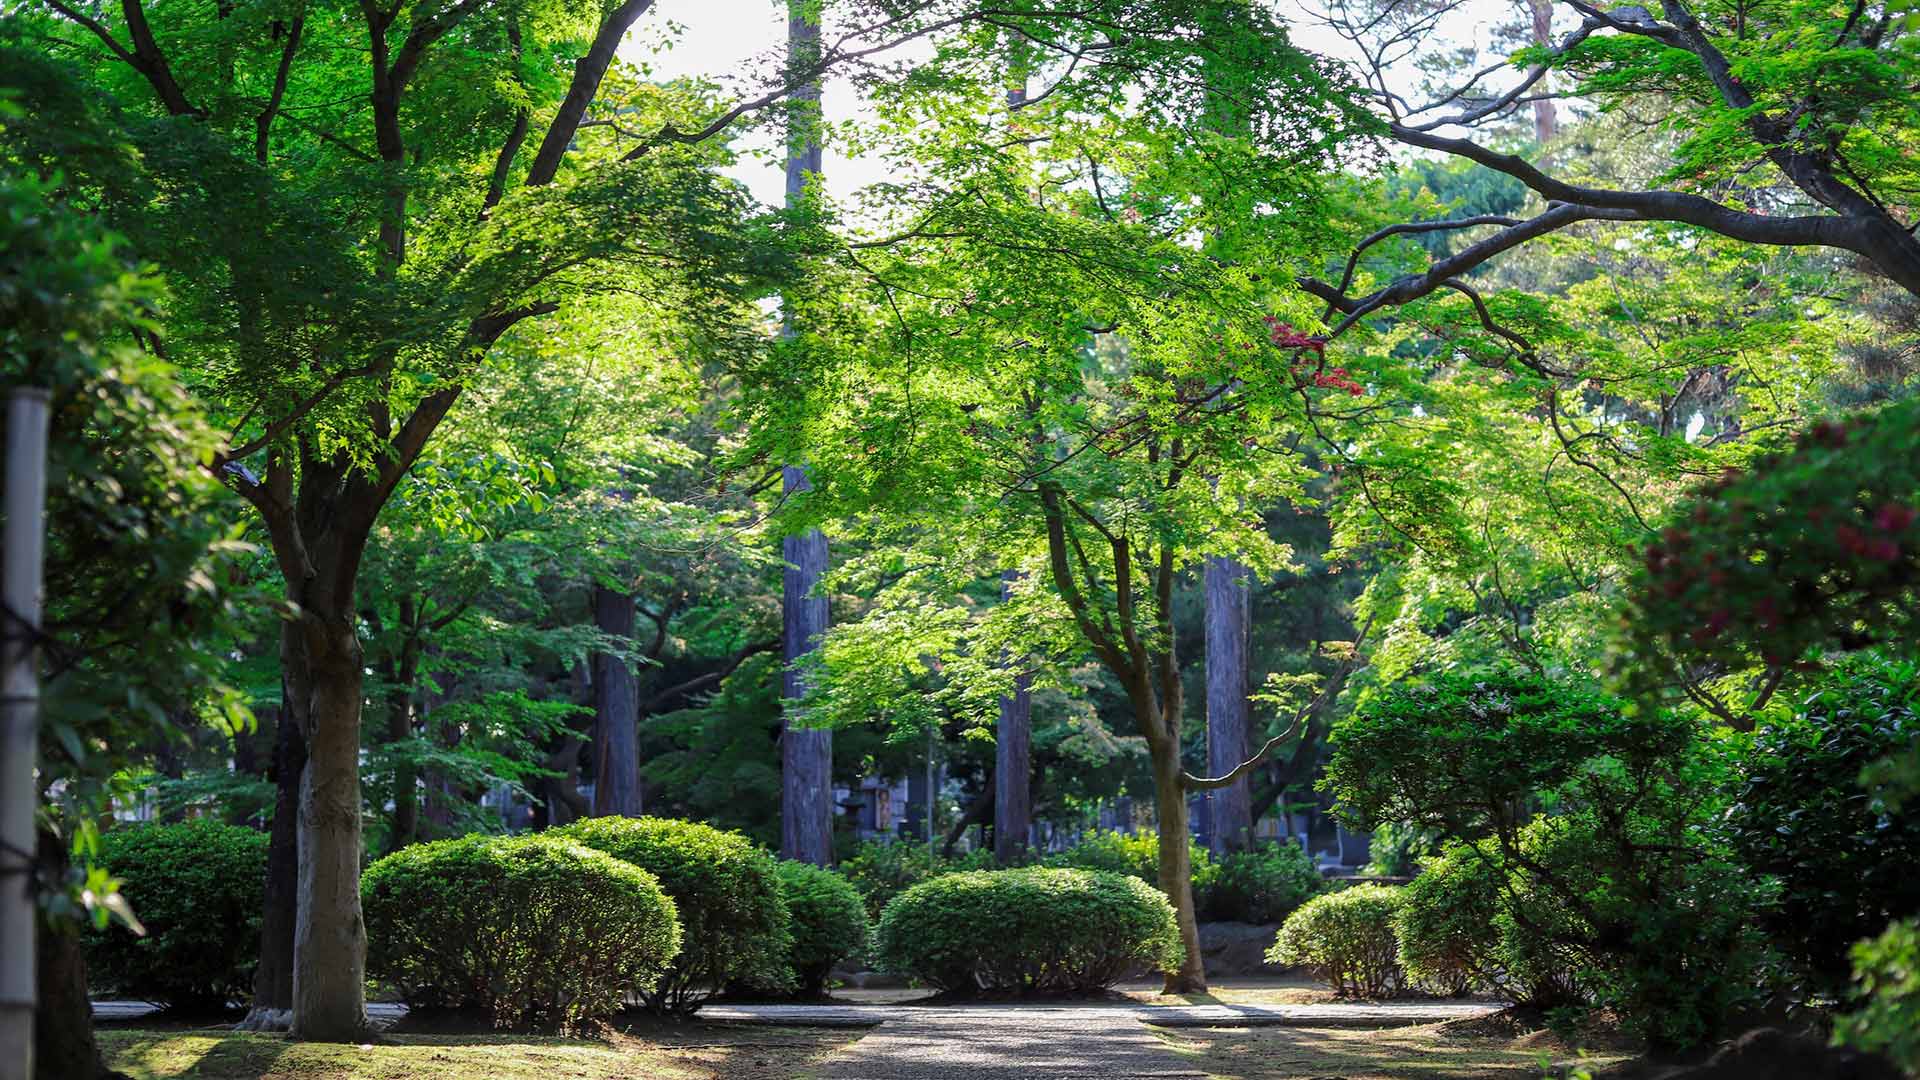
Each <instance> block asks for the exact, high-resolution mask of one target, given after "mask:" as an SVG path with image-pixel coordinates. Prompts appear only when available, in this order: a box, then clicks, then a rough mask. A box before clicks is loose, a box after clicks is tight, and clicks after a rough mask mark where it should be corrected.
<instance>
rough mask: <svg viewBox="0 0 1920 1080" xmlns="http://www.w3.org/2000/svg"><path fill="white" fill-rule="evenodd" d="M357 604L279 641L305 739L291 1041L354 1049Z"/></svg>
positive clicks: (309, 618) (297, 624)
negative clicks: (343, 1044) (344, 1045)
mask: <svg viewBox="0 0 1920 1080" xmlns="http://www.w3.org/2000/svg"><path fill="white" fill-rule="evenodd" d="M352 612H353V607H352V604H351V603H350V602H349V603H346V604H343V605H337V606H335V607H334V609H333V610H327V608H326V607H320V606H313V607H307V608H306V609H305V610H304V611H303V612H302V614H301V616H300V617H299V618H298V619H297V620H294V621H291V622H289V623H288V624H287V633H286V634H285V635H284V636H283V638H282V645H283V648H284V650H285V661H286V663H285V667H286V671H287V685H288V689H289V690H291V691H292V695H291V698H290V700H289V709H288V712H289V713H290V714H291V715H293V716H294V717H295V718H296V719H297V721H298V722H299V724H300V727H301V730H302V732H303V733H304V734H305V736H306V742H307V767H306V769H305V770H304V771H303V773H302V775H301V779H300V872H299V876H298V884H297V892H296V895H297V896H298V898H299V900H298V908H297V913H296V915H295V919H294V931H293V1027H292V1031H293V1036H294V1037H295V1038H297V1039H306V1040H312V1041H316V1042H357V1041H359V1040H360V1039H362V1038H364V1037H365V1036H366V1034H367V1031H368V1026H367V1011H366V959H367V928H366V923H365V922H364V921H363V919H362V917H361V913H360V853H361V836H360V702H361V695H362V693H363V683H364V680H365V677H364V674H363V669H362V666H361V665H362V657H361V650H360V638H359V636H358V634H357V633H356V632H355V626H354V619H353V615H352Z"/></svg>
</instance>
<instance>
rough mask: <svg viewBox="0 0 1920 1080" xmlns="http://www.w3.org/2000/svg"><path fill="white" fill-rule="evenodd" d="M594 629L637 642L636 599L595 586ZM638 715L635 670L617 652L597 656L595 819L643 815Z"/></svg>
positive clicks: (595, 673) (594, 682)
mask: <svg viewBox="0 0 1920 1080" xmlns="http://www.w3.org/2000/svg"><path fill="white" fill-rule="evenodd" d="M593 624H594V626H595V627H597V628H598V629H599V630H600V632H601V633H603V634H610V635H612V636H614V637H617V638H620V639H621V640H623V641H626V642H628V643H631V642H632V641H633V597H631V596H627V595H624V594H622V593H618V592H615V591H614V590H612V589H609V588H607V587H605V586H603V585H595V586H594V587H593ZM639 725H640V715H639V697H638V692H637V691H636V689H635V687H634V680H633V669H632V668H630V667H628V666H627V661H626V659H625V658H624V657H622V656H619V655H617V654H614V653H595V654H594V655H593V814H594V816H595V817H608V816H614V815H617V816H623V817H639V816H640V730H639Z"/></svg>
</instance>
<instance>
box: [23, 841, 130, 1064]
mask: <svg viewBox="0 0 1920 1080" xmlns="http://www.w3.org/2000/svg"><path fill="white" fill-rule="evenodd" d="M35 840H36V846H37V847H38V848H39V852H40V854H39V859H38V862H39V864H40V866H41V867H42V868H43V870H44V871H45V872H46V873H48V874H49V875H50V877H49V880H52V881H65V880H66V867H67V845H66V843H65V842H64V841H62V840H61V839H60V838H59V837H58V836H55V835H54V834H52V833H50V832H47V831H45V830H38V831H37V833H36V836H35ZM34 994H35V996H36V997H38V998H39V1001H38V1002H37V1003H36V1005H35V1008H34V1014H33V1044H34V1054H33V1078H34V1080H96V1078H104V1077H110V1076H119V1075H120V1074H119V1073H113V1072H109V1071H108V1070H107V1067H106V1064H105V1063H104V1062H102V1061H101V1060H100V1047H99V1045H98V1044H97V1043H96V1042H95V1041H94V1038H93V1005H92V1003H91V1002H89V1001H88V1000H87V967H86V961H85V959H84V958H83V957H82V956H81V954H80V939H79V938H78V937H77V936H76V935H75V933H74V928H73V927H70V926H58V927H56V926H51V925H49V924H48V922H47V920H46V919H45V918H43V917H40V916H39V915H38V914H37V913H36V915H35V918H34Z"/></svg>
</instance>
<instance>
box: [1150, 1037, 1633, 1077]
mask: <svg viewBox="0 0 1920 1080" xmlns="http://www.w3.org/2000/svg"><path fill="white" fill-rule="evenodd" d="M1154 1030H1155V1031H1156V1032H1157V1033H1158V1034H1159V1036H1160V1038H1161V1040H1162V1041H1164V1042H1165V1043H1166V1045H1167V1046H1168V1047H1170V1048H1171V1049H1172V1050H1173V1051H1174V1052H1175V1053H1177V1054H1178V1055H1179V1056H1180V1058H1181V1059H1182V1060H1184V1061H1187V1062H1189V1063H1191V1064H1192V1065H1193V1066H1195V1067H1196V1068H1198V1069H1199V1070H1200V1071H1201V1073H1202V1074H1203V1075H1205V1076H1207V1077H1209V1078H1212V1080H1309V1078H1312V1080H1320V1078H1324V1077H1338V1078H1339V1080H1539V1078H1540V1077H1541V1076H1542V1075H1553V1076H1558V1075H1561V1074H1562V1070H1564V1069H1565V1067H1566V1066H1568V1065H1570V1064H1573V1063H1575V1062H1578V1063H1579V1064H1581V1065H1584V1066H1586V1067H1588V1068H1599V1067H1601V1066H1604V1065H1611V1064H1614V1063H1616V1062H1620V1061H1625V1060H1627V1059H1628V1057H1629V1056H1630V1055H1628V1054H1626V1053H1624V1052H1622V1051H1620V1050H1617V1049H1616V1050H1612V1051H1600V1052H1589V1053H1587V1054H1584V1055H1583V1054H1581V1053H1580V1052H1579V1051H1575V1050H1570V1049H1568V1048H1567V1047H1565V1046H1563V1045H1561V1044H1559V1043H1558V1042H1556V1041H1555V1040H1552V1039H1551V1038H1546V1037H1542V1036H1541V1034H1540V1033H1536V1034H1534V1035H1521V1036H1518V1037H1513V1036H1506V1035H1492V1034H1462V1033H1458V1032H1456V1031H1451V1030H1449V1025H1444V1024H1424V1025H1421V1026H1419V1027H1408V1028H1394V1029H1391V1030H1387V1031H1358V1030H1351V1029H1332V1028H1329V1029H1316V1028H1298V1027H1286V1028H1278V1027H1266V1028H1178V1029H1169V1028H1155V1029H1154ZM1546 1066H1552V1068H1553V1071H1552V1072H1548V1070H1547V1068H1546Z"/></svg>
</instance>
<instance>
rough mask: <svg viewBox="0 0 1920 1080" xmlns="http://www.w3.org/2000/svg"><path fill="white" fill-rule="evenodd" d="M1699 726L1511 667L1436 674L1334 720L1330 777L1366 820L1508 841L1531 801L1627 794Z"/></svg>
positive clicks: (1352, 816) (1354, 814) (1357, 817)
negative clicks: (1491, 835) (1600, 765)
mask: <svg viewBox="0 0 1920 1080" xmlns="http://www.w3.org/2000/svg"><path fill="white" fill-rule="evenodd" d="M1692 734H1693V730H1692V727H1691V726H1690V725H1689V724H1688V723H1686V722H1685V721H1684V720H1682V719H1680V718H1678V717H1675V716H1672V715H1670V714H1666V713H1648V712H1634V711H1629V710H1627V709H1625V708H1623V703H1622V702H1620V701H1618V700H1616V699H1613V698H1611V697H1608V696H1606V695H1605V694H1602V693H1600V692H1598V691H1596V690H1594V689H1592V688H1591V687H1590V686H1589V685H1584V684H1578V683H1572V682H1567V681H1554V680H1549V679H1545V678H1542V677H1540V676H1537V675H1532V674H1527V673H1522V672H1518V671H1512V670H1498V671H1489V672H1485V673H1480V674H1454V673H1447V674H1439V675H1434V676H1431V677H1429V678H1425V679H1421V680H1419V681H1417V682H1412V683H1408V684H1403V685H1401V686H1397V687H1395V688H1393V689H1391V690H1388V691H1386V692H1384V693H1382V694H1380V695H1378V696H1377V697H1375V698H1373V699H1372V700H1370V701H1368V702H1367V703H1365V704H1364V705H1363V706H1362V707H1361V708H1359V709H1357V710H1355V711H1354V712H1353V713H1352V714H1351V715H1350V716H1348V717H1346V718H1345V719H1344V720H1342V721H1341V722H1340V723H1338V724H1336V725H1335V727H1334V730H1333V735H1332V739H1331V741H1332V743H1333V757H1332V760H1331V761H1330V762H1329V764H1328V767H1327V774H1326V779H1325V780H1324V781H1323V782H1324V784H1325V785H1326V787H1327V788H1329V789H1330V790H1332V791H1333V792H1334V793H1335V794H1336V795H1337V796H1338V797H1339V811H1340V813H1341V814H1342V815H1343V816H1345V817H1346V818H1347V819H1348V820H1349V821H1351V822H1353V823H1355V824H1356V825H1358V826H1359V827H1361V828H1372V827H1377V826H1378V825H1380V824H1384V823H1388V822H1394V823H1398V822H1412V823H1414V824H1416V825H1424V826H1428V827H1432V828H1435V829H1438V830H1440V831H1442V832H1443V833H1445V834H1446V835H1448V836H1451V837H1455V838H1460V839H1469V838H1472V837H1475V836H1479V835H1482V834H1484V833H1486V832H1488V831H1492V832H1496V833H1499V834H1501V835H1503V836H1505V837H1508V838H1511V837H1512V836H1513V835H1514V834H1515V832H1516V831H1517V829H1518V827H1519V825H1520V824H1521V823H1522V822H1523V821H1524V819H1525V817H1526V816H1527V804H1528V800H1530V799H1534V798H1538V797H1541V796H1550V797H1553V798H1558V799H1577V800H1581V801H1586V802H1608V801H1613V800H1617V799H1620V798H1625V797H1628V793H1630V792H1631V791H1633V790H1637V788H1638V786H1639V785H1640V784H1641V782H1642V781H1644V780H1645V779H1646V778H1648V777H1649V776H1651V775H1653V774H1655V773H1658V772H1660V771H1661V770H1663V769H1664V768H1665V767H1666V765H1667V764H1668V763H1669V762H1671V761H1672V760H1673V758H1674V757H1675V756H1676V755H1678V754H1679V753H1681V752H1682V751H1683V750H1684V749H1686V748H1687V747H1688V746H1689V741H1690V738H1691V736H1692ZM1596 763H1606V766H1605V767H1604V768H1596V767H1595V765H1596Z"/></svg>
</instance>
